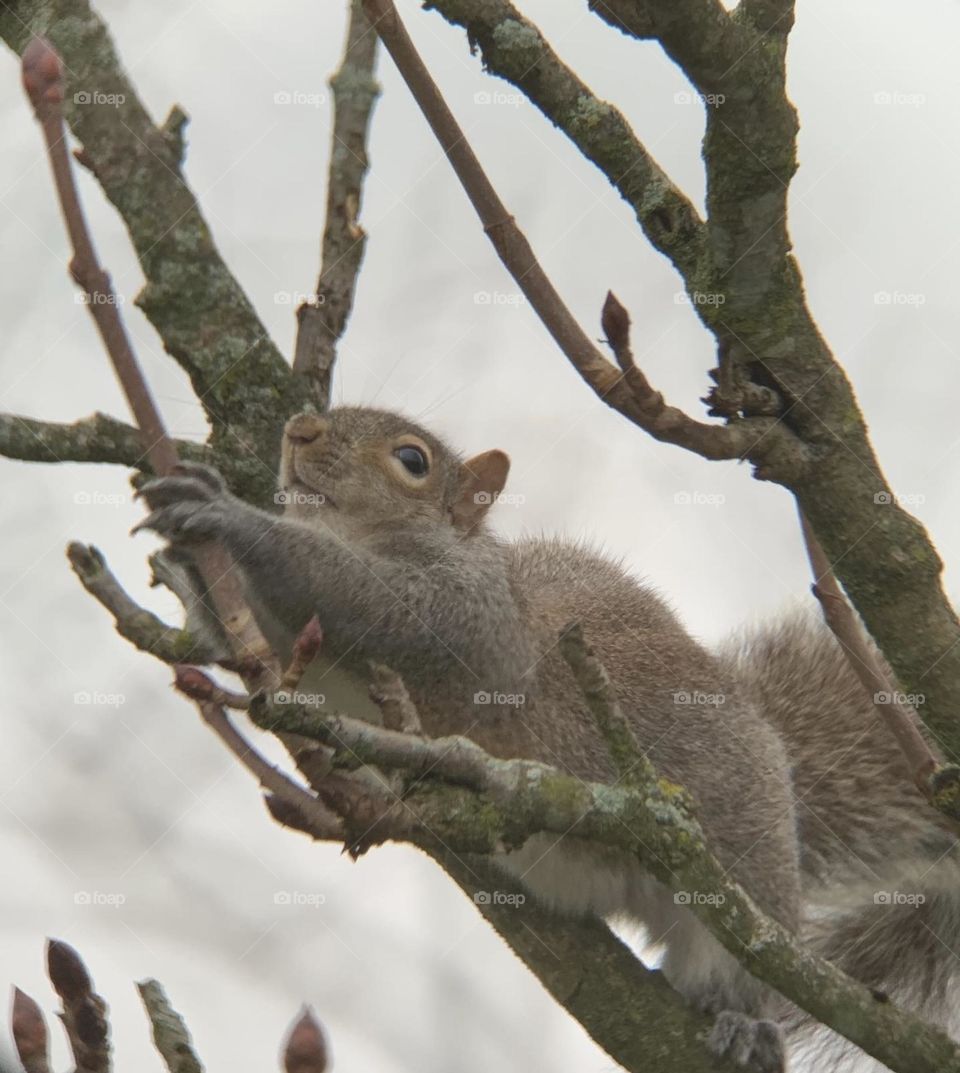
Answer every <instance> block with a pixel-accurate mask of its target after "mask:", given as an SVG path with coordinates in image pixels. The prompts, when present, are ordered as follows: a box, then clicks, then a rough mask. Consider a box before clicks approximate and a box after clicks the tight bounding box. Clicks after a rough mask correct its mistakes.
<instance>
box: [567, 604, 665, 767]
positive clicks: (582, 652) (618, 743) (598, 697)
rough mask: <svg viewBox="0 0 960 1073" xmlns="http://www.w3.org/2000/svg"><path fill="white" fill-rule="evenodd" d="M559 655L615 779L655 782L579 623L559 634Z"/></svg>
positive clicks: (607, 678)
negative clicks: (601, 742) (603, 744)
mask: <svg viewBox="0 0 960 1073" xmlns="http://www.w3.org/2000/svg"><path fill="white" fill-rule="evenodd" d="M560 654H561V655H562V656H563V658H564V659H565V660H566V661H567V664H568V666H569V667H570V670H571V671H572V672H573V676H574V678H575V679H576V680H577V685H578V686H579V687H580V691H581V693H583V696H584V700H586V702H587V707H588V708H589V709H590V713H591V714H592V715H593V718H594V720H595V721H596V724H597V727H598V728H599V730H600V733H601V735H602V737H603V740H604V741H605V742H606V745H607V752H608V753H609V754H610V759H611V760H612V761H613V766H614V769H615V770H616V772H617V776H618V778H620V779H622V780H623V781H624V782H625V783H626V784H627V785H630V786H635V785H637V783H638V781H641V782H645V783H648V784H649V783H650V782H652V781H653V780H655V779H656V771H655V770H654V767H653V764H651V763H650V761H649V760H648V759H647V757H646V755H645V754H644V752H643V750H642V749H641V748H640V745H639V743H638V742H637V738H636V735H635V734H634V732H633V728H632V727H631V726H630V724H629V722H628V721H627V717H626V715H624V712H623V709H622V708H621V707H620V702H619V701H618V700H617V692H616V689H615V688H614V686H613V683H612V682H611V681H610V675H609V674H607V670H606V668H605V667H604V666H603V664H602V663H601V662H600V660H599V659H598V658H597V657H596V655H595V654H594V652H593V649H591V648H590V646H589V645H588V644H587V642H586V640H585V639H584V636H583V631H582V630H581V628H580V625H579V623H576V622H571V623H570V624H569V625H567V626H566V627H564V629H563V630H562V631H561V633H560Z"/></svg>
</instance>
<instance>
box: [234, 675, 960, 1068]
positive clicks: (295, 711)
mask: <svg viewBox="0 0 960 1073" xmlns="http://www.w3.org/2000/svg"><path fill="white" fill-rule="evenodd" d="M250 714H251V717H252V718H253V719H254V721H255V722H256V723H257V724H258V725H260V726H262V727H263V728H264V729H269V730H283V731H286V732H288V733H294V734H301V735H303V736H304V737H307V738H312V739H313V740H316V741H319V742H322V743H324V744H326V745H329V746H330V747H331V748H333V749H334V750H335V751H336V752H338V753H340V754H341V755H348V756H349V757H350V758H351V760H357V759H359V760H360V761H362V762H364V763H366V764H375V765H377V766H378V767H383V768H386V769H394V768H397V769H400V770H402V771H405V772H407V773H408V774H409V775H411V776H414V778H415V780H416V777H417V776H422V775H423V774H425V773H427V772H429V773H430V775H431V778H430V780H429V782H420V781H414V782H413V783H412V784H409V782H408V788H407V791H406V792H405V794H404V796H403V808H402V809H401V808H391V809H384V808H383V807H382V802H380V801H377V800H373V801H368V802H365V801H364V800H363V797H362V795H361V796H357V795H356V794H355V795H354V796H353V797H350V796H347V795H344V796H343V798H342V800H341V801H339V802H338V806H337V810H338V812H340V815H341V816H342V818H343V822H344V824H345V827H346V831H347V842H348V844H354V842H356V841H359V840H361V839H363V838H365V837H367V836H368V834H369V830H370V827H371V825H372V824H374V823H375V824H376V836H377V840H380V841H382V840H383V839H385V838H392V839H396V840H399V841H404V842H410V843H412V844H414V845H417V846H419V847H420V848H422V849H424V850H425V851H427V852H429V853H431V854H433V855H437V854H442V853H449V852H453V853H456V854H458V855H459V854H464V853H467V854H475V853H480V854H491V853H498V852H503V851H504V849H509V848H513V847H516V846H519V845H522V844H523V842H524V841H526V839H527V838H528V837H530V835H532V834H535V833H537V832H541V831H546V832H552V833H554V834H556V835H557V836H566V835H568V834H569V833H570V832H571V831H572V830H574V829H575V830H576V834H577V837H580V838H584V839H587V840H589V841H594V842H597V843H601V844H603V845H607V846H611V847H615V848H617V849H620V850H622V851H623V852H625V853H628V854H630V855H631V856H634V857H635V858H636V859H637V860H638V861H639V862H640V863H641V864H642V865H643V867H644V868H645V869H646V870H648V871H649V872H650V873H651V874H652V875H654V876H655V877H656V878H657V879H659V880H660V881H661V882H662V883H664V884H665V885H666V886H667V887H669V888H670V889H672V890H675V891H676V890H699V891H709V892H711V893H713V894H716V895H718V896H719V895H722V897H717V898H715V899H706V900H704V902H703V903H698V904H696V905H695V906H692V907H691V908H692V910H693V912H695V913H696V915H697V916H698V917H699V918H700V919H701V921H702V922H703V923H704V924H705V925H706V927H708V928H709V930H710V931H711V932H712V934H713V935H714V936H715V937H716V938H717V939H718V940H719V941H720V942H721V943H722V944H723V945H724V946H725V947H726V948H727V949H728V950H729V951H730V952H731V953H732V954H733V955H734V957H736V958H737V960H738V961H740V963H741V964H743V965H744V967H745V968H746V969H747V970H748V971H749V972H750V973H752V974H753V975H754V976H756V977H757V978H759V979H761V980H763V981H765V982H766V983H768V984H769V985H770V986H771V987H773V988H775V989H776V990H777V991H779V992H780V993H781V994H783V995H784V996H785V997H787V998H788V999H790V1000H791V1001H792V1002H795V1003H796V1004H797V1005H799V1006H800V1007H801V1008H802V1009H805V1010H806V1011H807V1012H808V1013H810V1014H811V1015H812V1016H813V1017H815V1018H816V1019H817V1020H818V1021H820V1022H821V1023H822V1024H824V1025H826V1026H828V1027H830V1028H833V1029H834V1030H835V1031H837V1032H839V1033H841V1034H842V1035H844V1036H846V1038H847V1039H849V1040H851V1041H852V1042H853V1043H855V1044H857V1045H858V1046H859V1047H861V1048H862V1049H863V1050H865V1051H866V1052H867V1053H868V1054H870V1055H872V1056H873V1057H875V1058H877V1059H878V1060H880V1061H882V1062H884V1063H885V1064H886V1065H888V1066H889V1067H890V1068H891V1069H892V1070H895V1071H898V1073H946V1071H952V1073H958V1071H960V1048H958V1047H957V1045H956V1044H955V1043H954V1042H953V1041H952V1040H951V1039H950V1038H949V1037H948V1036H947V1035H946V1034H945V1033H943V1032H941V1031H940V1030H939V1029H938V1028H934V1027H933V1026H930V1025H927V1024H925V1023H924V1022H923V1021H922V1020H920V1019H919V1018H917V1017H915V1016H913V1015H912V1014H908V1013H906V1012H904V1011H903V1010H900V1009H899V1008H897V1007H895V1006H894V1005H893V1004H892V1003H890V1002H888V1001H884V1000H883V999H882V998H880V997H878V996H877V995H876V994H874V993H873V992H871V991H870V990H868V989H867V988H865V987H863V986H862V985H861V984H859V983H857V982H855V981H853V980H851V979H850V978H849V977H847V976H845V975H844V974H843V973H842V972H840V970H838V969H837V968H835V967H834V966H833V965H831V964H829V963H828V962H825V961H823V960H821V959H819V958H816V957H815V956H814V955H813V954H811V953H810V952H809V951H807V950H806V949H805V948H804V947H803V946H802V945H801V944H800V943H799V942H798V940H797V939H796V938H795V937H794V936H793V935H792V934H791V933H790V932H789V931H788V930H787V929H786V928H784V927H782V926H781V925H780V924H778V923H777V922H776V921H774V920H772V919H771V918H769V917H766V916H765V915H764V914H763V913H761V912H760V910H759V909H758V908H757V906H756V905H755V904H754V902H753V901H752V900H751V899H750V897H749V896H748V895H747V894H746V893H745V892H744V891H743V889H742V888H741V887H740V886H739V885H738V884H736V883H734V882H732V881H731V880H730V878H729V875H728V873H727V871H726V870H725V869H723V867H722V866H721V865H720V864H719V862H718V861H717V860H716V859H715V858H714V857H713V855H712V854H711V853H710V852H709V850H708V849H707V847H706V844H705V842H704V837H703V832H702V830H701V828H700V825H699V823H698V822H697V821H696V819H694V817H693V816H692V815H691V813H690V811H689V808H688V804H687V799H686V795H685V794H684V792H683V791H682V790H681V789H680V788H679V787H675V786H673V785H672V784H671V783H669V782H668V781H667V780H662V779H657V778H656V777H655V774H654V776H651V777H647V775H648V773H646V772H644V770H643V768H642V767H639V766H638V767H636V768H635V769H634V773H635V776H636V781H635V783H634V784H633V785H629V786H628V785H624V784H622V783H621V784H617V785H614V786H610V785H608V784H601V783H584V782H582V781H580V780H579V779H575V778H572V777H570V776H568V775H565V774H564V773H562V772H560V771H558V770H557V769H555V768H551V767H550V766H549V765H546V764H540V763H537V762H534V761H525V760H500V759H497V758H495V757H492V756H490V755H489V754H487V753H486V752H485V751H484V750H483V749H481V748H480V747H479V746H478V745H476V744H474V743H473V742H471V741H469V740H467V739H465V738H421V737H418V736H416V735H413V734H402V733H397V732H395V731H390V730H387V729H385V728H382V727H375V726H372V725H371V724H368V723H361V722H360V721H358V720H354V719H350V718H348V717H346V716H342V715H334V716H328V715H322V714H319V713H316V712H311V711H308V710H305V709H302V708H298V707H297V706H283V707H278V706H274V705H271V704H270V702H269V700H268V698H267V697H266V695H264V694H260V695H259V696H257V697H254V698H253V701H252V703H251V707H250ZM440 779H442V780H444V783H445V785H444V784H441V783H439V782H438V780H440ZM341 805H342V811H341ZM337 837H342V836H337ZM708 903H709V904H708Z"/></svg>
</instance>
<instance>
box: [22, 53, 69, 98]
mask: <svg viewBox="0 0 960 1073" xmlns="http://www.w3.org/2000/svg"><path fill="white" fill-rule="evenodd" d="M20 72H21V78H22V80H23V88H24V89H25V90H26V91H27V96H28V97H29V98H30V103H31V104H32V105H33V107H34V110H37V111H39V109H40V107H41V106H42V105H43V104H59V103H60V102H61V101H62V100H63V61H62V60H61V59H60V54H59V53H58V52H57V50H56V49H55V48H54V47H53V45H51V44H50V42H49V41H48V40H47V39H46V38H45V37H34V38H33V39H32V40H31V42H30V44H29V45H27V47H26V48H25V49H24V50H23V57H22V60H21V64H20Z"/></svg>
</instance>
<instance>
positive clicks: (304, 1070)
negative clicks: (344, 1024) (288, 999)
mask: <svg viewBox="0 0 960 1073" xmlns="http://www.w3.org/2000/svg"><path fill="white" fill-rule="evenodd" d="M327 1058H328V1056H327V1043H326V1040H325V1039H324V1038H323V1029H322V1028H321V1027H320V1022H319V1021H318V1020H317V1019H316V1018H315V1017H314V1016H313V1013H312V1012H311V1010H310V1008H309V1007H308V1006H304V1008H303V1013H301V1015H300V1018H299V1020H298V1021H297V1022H296V1024H294V1026H293V1028H292V1029H291V1030H290V1035H289V1036H288V1037H287V1045H286V1047H285V1048H284V1051H283V1068H284V1070H285V1071H286V1073H323V1071H324V1070H325V1069H326V1068H327Z"/></svg>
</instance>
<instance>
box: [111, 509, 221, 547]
mask: <svg viewBox="0 0 960 1073" xmlns="http://www.w3.org/2000/svg"><path fill="white" fill-rule="evenodd" d="M212 506H213V504H212V503H211V502H210V501H203V500H201V501H199V502H198V501H196V500H194V501H190V500H181V501H179V502H174V503H168V504H166V505H165V506H160V507H158V508H157V509H156V510H153V511H151V512H150V513H149V514H148V515H147V516H146V518H144V519H143V521H142V522H139V523H138V524H137V525H135V526H134V527H133V529H131V530H130V532H131V534H134V533H138V532H140V530H141V529H152V530H153V532H155V533H158V534H159V535H160V536H162V537H166V538H167V540H169V541H171V542H173V543H175V544H188V543H191V542H203V541H205V540H211V539H213V538H215V537H216V536H217V535H218V532H219V530H220V528H221V520H222V519H221V515H220V512H218V511H216V510H213V509H211V508H212Z"/></svg>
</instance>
